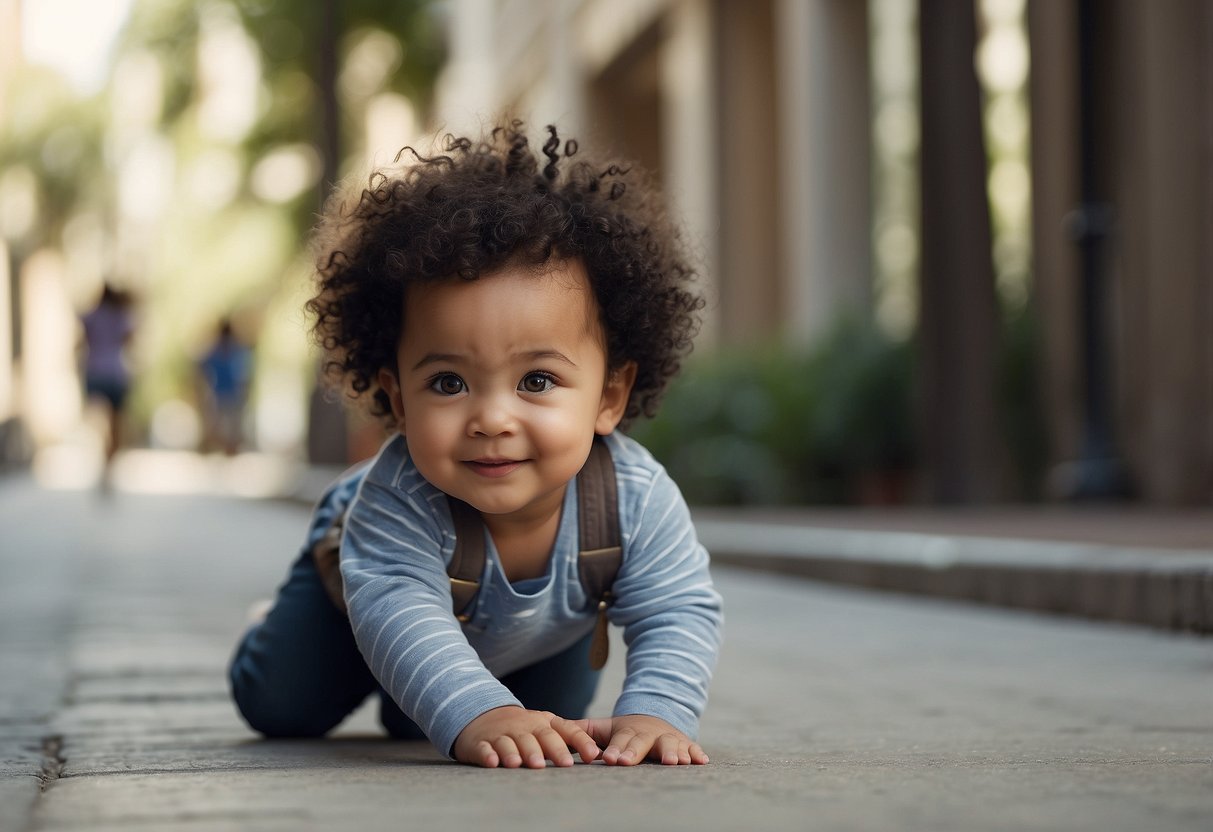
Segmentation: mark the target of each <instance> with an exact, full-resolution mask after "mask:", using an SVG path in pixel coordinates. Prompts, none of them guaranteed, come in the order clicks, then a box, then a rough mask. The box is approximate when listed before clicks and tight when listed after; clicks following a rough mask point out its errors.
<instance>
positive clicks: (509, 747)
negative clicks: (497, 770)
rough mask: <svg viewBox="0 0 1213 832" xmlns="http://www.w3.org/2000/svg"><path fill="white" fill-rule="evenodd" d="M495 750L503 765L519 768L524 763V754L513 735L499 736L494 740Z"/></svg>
mask: <svg viewBox="0 0 1213 832" xmlns="http://www.w3.org/2000/svg"><path fill="white" fill-rule="evenodd" d="M493 750H494V751H496V752H497V756H498V758H500V760H501V765H503V766H505V767H506V768H518V767H519V766H520V765H522V755H521V754H520V753H519V752H518V745H517V744H516V743H515V742H514V740H513V738H512V737H498V738H497V739H495V740H493Z"/></svg>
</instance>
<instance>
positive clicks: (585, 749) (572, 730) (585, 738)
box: [551, 716, 606, 763]
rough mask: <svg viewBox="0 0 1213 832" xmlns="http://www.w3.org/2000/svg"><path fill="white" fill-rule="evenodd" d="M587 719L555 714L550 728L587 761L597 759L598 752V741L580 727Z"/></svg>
mask: <svg viewBox="0 0 1213 832" xmlns="http://www.w3.org/2000/svg"><path fill="white" fill-rule="evenodd" d="M589 721H590V720H588V719H581V720H572V719H564V718H563V717H559V716H557V717H552V723H551V724H552V730H553V731H555V732H556V733H557V734H559V735H560V738H561V739H562V740H564V743H565V746H566V747H568V748H571V749H573V750H574V751H576V752H577V753H578V754H579V755H580V756H581V759H582V760H583V761H585V762H587V763H588V762H590V761H591V760H595V759H597V758H598V753H599V751H598V743H596V742H595V741H594V738H593V737H591V736H590V735H589V734H588V733H586V731H585V729H584V728H583V727H582V725H583V723H587V722H589ZM603 721H606V720H603ZM553 762H555V761H553Z"/></svg>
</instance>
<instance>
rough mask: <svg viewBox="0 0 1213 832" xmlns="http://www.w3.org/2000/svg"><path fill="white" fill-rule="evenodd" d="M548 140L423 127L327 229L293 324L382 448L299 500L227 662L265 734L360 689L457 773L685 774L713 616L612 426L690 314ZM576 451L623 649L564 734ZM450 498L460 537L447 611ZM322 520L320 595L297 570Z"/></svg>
mask: <svg viewBox="0 0 1213 832" xmlns="http://www.w3.org/2000/svg"><path fill="white" fill-rule="evenodd" d="M548 134H549V135H548V139H547V141H546V142H545V144H544V145H543V147H542V155H540V153H537V152H536V151H535V149H534V148H533V147H532V145H531V143H530V142H529V140H528V138H527V136H526V134H525V129H524V126H523V125H522V124H520V123H514V124H511V125H509V126H507V127H502V128H498V129H496V130H494V131H493V132H492V133H490V134H488V135H487V136H485V137H483V138H481V139H479V140H472V139H469V138H465V137H453V136H447V137H446V138H445V141H444V143H443V144H442V146H441V150H440V152H438V153H436V154H435V155H433V156H423V155H421V154H418V153H416V152H413V154H412V161H411V162H410V163H409V164H407V165H405V166H404V167H403V168H402V169H399V170H386V171H380V172H378V173H376V174H375V175H374V176H373V177H372V178H371V180H370V183H369V186H368V187H366V188H365V189H364V190H363V191H362V192H361V194H360V195H359V196H358V197H357V198H355V199H350V200H347V201H340V200H338V201H335V202H334V203H332V204H331V205H330V206H329V208H328V210H327V211H326V214H325V217H324V219H323V222H322V223H321V225H320V227H319V229H318V232H317V237H316V242H315V245H316V252H317V260H318V287H317V292H316V294H315V296H314V297H313V298H312V300H311V301H310V302H309V304H308V307H309V309H310V311H311V312H312V313H313V314H314V315H315V319H316V322H315V326H314V334H315V337H316V339H317V341H318V342H319V343H320V344H321V346H322V347H323V348H324V349H325V351H326V367H327V368H328V371H329V372H330V374H331V375H332V377H333V378H334V379H335V380H337V381H339V382H341V383H342V384H344V387H345V389H346V391H347V393H348V395H349V396H350V397H351V398H352V399H353V400H354V401H355V402H362V403H365V404H366V406H367V407H368V408H369V409H370V411H371V412H372V413H374V414H376V415H378V416H380V417H382V418H383V419H384V420H385V421H386V423H387V424H388V425H389V426H390V428H391V432H392V435H391V437H390V438H389V439H388V441H387V442H386V443H385V444H384V446H383V448H382V449H381V451H380V452H379V454H378V456H377V457H376V458H375V459H373V460H371V461H370V463H369V464H368V465H364V466H360V467H359V468H357V469H356V470H354V471H353V472H351V473H350V474H348V475H347V476H346V477H344V478H343V479H342V480H341V481H339V482H338V483H337V484H335V485H334V486H333V487H332V488H330V490H329V491H328V493H327V494H326V495H325V496H324V497H323V498H322V499H321V501H320V504H319V506H318V507H317V510H316V514H315V517H314V519H313V523H312V528H311V532H310V533H309V535H308V538H307V541H306V542H305V545H304V549H303V552H302V554H301V555H300V557H299V558H298V560H297V561H296V562H295V565H294V567H293V568H292V571H291V574H290V576H289V577H288V579H287V582H286V583H285V584H284V585H283V587H282V588H281V589H280V591H279V594H278V597H277V598H276V599H275V602H274V604H273V606H272V608H271V609H270V610H269V611H268V614H267V615H266V616H265V618H264V620H263V621H261V622H259V623H257V624H254V625H253V626H252V627H251V628H250V629H249V631H248V632H247V633H246V634H245V636H244V637H243V639H242V640H241V642H240V644H239V646H238V648H237V651H236V655H235V657H234V658H233V661H232V666H231V674H230V675H231V683H232V691H233V696H234V698H235V701H236V704H237V707H238V708H239V709H240V712H241V714H242V715H243V717H244V718H245V719H246V720H247V721H248V723H249V724H250V725H251V726H252V727H253V728H254V729H256V730H258V731H260V732H262V733H264V734H266V735H268V736H317V735H321V734H324V733H325V732H327V731H328V730H330V729H331V728H332V727H334V726H335V725H336V724H338V723H339V722H340V721H341V720H342V719H343V718H344V717H345V716H346V715H348V713H349V712H350V711H352V710H353V709H354V708H355V707H357V706H358V705H359V704H360V703H361V702H362V701H363V700H364V699H365V698H366V697H367V696H368V695H371V694H372V693H375V692H378V694H379V696H380V697H381V711H380V714H381V719H382V721H383V723H384V725H385V727H386V728H387V730H388V731H389V733H391V734H392V735H393V736H397V737H413V738H417V737H421V736H425V737H428V738H429V739H430V740H431V741H432V742H433V743H434V745H435V746H436V747H437V748H438V750H439V751H441V752H442V753H443V754H446V755H448V756H450V757H452V758H454V759H456V760H458V761H460V762H464V763H469V764H474V765H480V766H486V767H496V766H499V765H500V766H505V767H520V766H525V767H529V768H541V767H544V766H545V765H546V761H551V762H552V763H554V764H556V765H558V766H565V765H572V764H573V762H574V760H573V752H575V753H576V754H577V755H579V756H580V758H581V759H582V760H583V761H585V762H589V761H592V760H595V759H599V758H600V759H601V760H602V761H603V762H605V763H607V764H609V765H631V764H636V763H639V762H641V761H643V760H646V759H649V760H654V761H659V762H661V763H664V764H670V765H675V764H703V763H706V762H707V761H708V757H707V755H706V754H705V753H704V751H703V749H702V748H701V746H700V745H699V744H698V742H697V741H696V733H697V730H698V723H699V718H700V716H701V715H702V713H703V710H704V707H705V705H706V702H707V693H708V685H709V682H710V679H711V675H712V671H713V668H714V666H715V663H716V656H717V652H718V649H719V645H720V639H721V628H722V622H723V616H722V611H721V599H720V596H719V594H718V593H717V592H716V590H715V589H714V587H713V584H712V581H711V577H710V575H709V572H708V555H707V552H706V551H705V550H704V548H703V547H702V546H701V545H700V544H699V542H698V540H697V539H696V536H695V531H694V528H693V526H692V524H691V522H690V515H689V512H688V510H687V507H686V504H685V502H684V501H683V499H682V496H681V494H680V493H679V491H678V488H677V486H675V485H674V483H673V482H672V481H671V480H670V478H669V477H668V476H667V475H666V473H665V471H664V470H663V469H662V468H661V466H660V465H659V464H657V463H656V462H655V461H654V460H653V458H652V457H651V456H650V455H649V454H648V452H647V451H645V450H644V449H643V448H642V447H641V446H640V445H638V444H637V443H636V442H634V441H633V440H631V439H630V438H628V437H627V436H625V435H624V434H623V433H621V432H620V430H619V429H620V428H623V427H626V426H627V424H629V423H630V422H631V421H632V420H634V419H635V418H637V417H640V416H642V415H652V414H653V413H654V412H655V410H656V407H657V405H658V402H659V401H660V398H661V395H662V393H663V392H664V390H665V388H666V386H667V384H668V383H669V381H670V380H671V379H672V378H673V376H674V375H675V374H676V373H677V371H678V370H679V367H680V363H681V361H682V359H683V358H684V357H685V355H686V354H687V353H688V352H689V351H690V348H691V340H692V337H693V335H694V333H695V331H696V329H697V327H698V313H699V311H700V310H701V308H702V306H703V301H702V299H701V298H700V296H699V295H698V294H697V293H696V292H695V291H694V290H693V287H692V285H691V284H692V279H693V276H694V272H693V269H692V268H691V266H690V265H689V263H688V259H687V256H686V254H685V253H684V251H683V247H682V244H681V242H680V239H679V236H678V234H677V233H676V231H675V227H674V225H673V224H672V222H671V221H670V220H669V219H668V217H667V215H666V214H665V212H664V211H663V209H662V206H661V204H660V202H659V199H658V195H657V194H656V193H655V191H654V190H653V189H652V187H651V186H649V185H648V183H647V181H646V180H645V179H644V178H643V177H642V176H641V175H640V173H639V171H638V170H637V169H635V168H632V167H630V166H627V165H623V164H620V163H604V162H600V161H595V160H585V159H584V158H583V157H582V158H578V159H576V160H574V159H573V157H574V156H575V155H576V154H577V153H578V148H577V145H576V143H575V142H573V141H566V142H564V143H563V145H562V143H561V141H560V139H559V136H558V134H557V131H556V129H555V128H554V127H549V128H548ZM596 437H599V439H598V440H597V441H601V442H605V443H606V445H607V447H608V449H609V451H610V455H611V461H612V464H613V467H614V479H615V484H616V487H617V493H618V506H619V511H618V514H619V526H620V531H621V538H622V552H623V554H622V561H621V565H620V567H619V571H618V573H617V575H616V578H615V581H614V584H613V586H612V593H613V596H614V598H613V604H612V605H611V606H610V608H609V611H608V614H609V617H610V620H611V622H612V623H614V624H617V625H619V626H621V627H622V628H623V636H624V641H625V643H626V644H627V647H628V655H627V673H626V677H625V681H624V685H623V690H622V692H621V694H620V696H619V698H618V700H617V701H616V703H615V707H614V709H613V712H612V714H611V716H609V717H598V718H589V719H587V718H584V713H585V710H586V708H587V706H588V704H589V702H590V700H591V698H592V697H593V694H594V690H595V687H596V684H597V678H598V671H597V670H595V669H593V668H592V667H591V665H590V662H589V659H588V644H589V642H590V639H591V633H592V630H593V629H594V626H595V620H596V616H597V610H598V602H597V599H594V598H588V597H587V593H586V591H585V589H584V588H583V586H582V584H581V582H580V580H579V579H578V540H577V529H578V517H577V513H578V510H579V507H578V502H577V499H576V497H577V495H576V491H577V480H576V477H577V475H578V472H579V471H580V470H581V469H582V467H583V466H584V465H585V464H586V460H587V458H588V457H589V455H590V451H591V446H592V445H593V443H594V442H595V441H596ZM452 499H457V500H459V501H462V502H463V503H466V504H467V505H469V506H471V508H472V509H473V510H474V512H475V513H476V515H477V517H478V520H479V522H481V523H483V527H484V529H485V532H486V534H485V542H486V545H485V548H486V564H485V567H484V573H483V575H482V577H481V580H480V588H479V590H478V592H477V594H476V596H475V600H474V604H473V607H472V609H471V610H470V612H469V611H465V612H464V614H461V615H458V616H457V615H456V614H455V611H454V610H453V608H452V597H451V581H450V579H449V577H448V574H447V565H448V563H450V561H451V559H452V557H453V555H454V551H455V542H456V533H455V521H454V519H453V516H452V509H451V500H452ZM338 517H341V518H343V523H342V525H343V528H344V533H343V535H342V536H341V538H340V576H339V578H336V577H335V576H334V575H331V574H330V575H327V580H328V581H329V584H330V586H329V589H330V590H331V589H332V584H333V582H334V580H335V581H336V583H337V584H338V585H339V587H340V589H339V590H338V591H337V592H336V593H334V594H335V595H336V597H335V598H334V597H333V594H331V593H330V592H329V591H326V588H325V583H326V575H325V574H322V572H323V570H322V569H318V568H317V558H316V556H315V554H316V552H318V551H319V550H318V544H319V543H320V542H321V541H322V540H323V539H325V537H326V535H331V534H332V531H331V530H332V529H333V528H334V525H333V521H334V520H335V519H336V518H338ZM342 607H344V608H345V611H343V610H342ZM347 612H348V619H347V618H346V613H347Z"/></svg>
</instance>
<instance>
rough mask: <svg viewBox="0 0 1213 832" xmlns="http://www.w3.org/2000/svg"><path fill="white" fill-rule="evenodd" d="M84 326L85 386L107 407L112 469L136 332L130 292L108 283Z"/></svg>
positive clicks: (108, 457) (107, 463) (90, 395)
mask: <svg viewBox="0 0 1213 832" xmlns="http://www.w3.org/2000/svg"><path fill="white" fill-rule="evenodd" d="M81 324H82V325H83V327H84V344H83V346H84V350H85V355H84V389H85V393H86V394H87V396H88V398H89V399H90V400H91V401H94V402H97V403H99V404H100V405H101V406H102V407H103V408H104V411H105V418H106V425H107V427H106V435H105V466H106V470H107V471H108V470H109V466H110V463H111V462H112V461H113V458H114V454H116V453H117V452H118V448H119V446H120V445H121V441H122V422H123V417H124V415H125V412H126V399H127V395H128V393H129V392H130V387H131V374H130V369H129V367H128V365H127V360H126V348H127V345H128V344H129V343H130V340H131V337H132V336H133V335H134V332H135V320H134V315H133V314H132V311H131V299H130V296H129V295H128V294H127V293H126V292H123V291H120V290H118V289H116V288H114V287H113V286H112V285H110V284H109V283H106V284H105V286H104V287H103V288H102V290H101V298H100V300H98V302H97V305H96V306H95V307H93V309H92V311H90V312H89V313H88V314H87V315H85V316H84V317H83V318H82V319H81Z"/></svg>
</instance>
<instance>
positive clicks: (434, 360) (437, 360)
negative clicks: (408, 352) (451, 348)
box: [413, 352, 459, 370]
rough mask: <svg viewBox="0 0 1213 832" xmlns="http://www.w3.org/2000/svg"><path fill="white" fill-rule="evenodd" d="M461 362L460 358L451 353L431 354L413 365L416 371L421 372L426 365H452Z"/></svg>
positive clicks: (427, 354)
mask: <svg viewBox="0 0 1213 832" xmlns="http://www.w3.org/2000/svg"><path fill="white" fill-rule="evenodd" d="M458 360H459V356H457V355H455V354H454V353H450V352H431V353H426V355H425V356H424V357H423V358H422V359H421V360H420V361H418V362H417V363H416V364H414V365H413V369H414V370H419V369H421V368H422V367H424V366H425V365H426V364H450V363H453V362H455V361H458Z"/></svg>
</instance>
